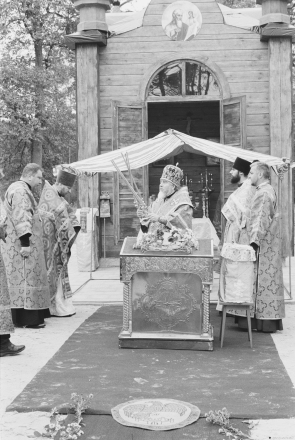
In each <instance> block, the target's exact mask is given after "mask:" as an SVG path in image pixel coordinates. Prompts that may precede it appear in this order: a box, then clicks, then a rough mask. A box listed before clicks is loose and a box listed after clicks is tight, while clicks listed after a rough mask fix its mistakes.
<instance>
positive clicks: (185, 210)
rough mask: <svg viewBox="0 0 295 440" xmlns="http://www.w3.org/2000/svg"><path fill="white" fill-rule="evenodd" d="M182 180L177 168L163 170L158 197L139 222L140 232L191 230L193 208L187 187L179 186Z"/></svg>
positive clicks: (179, 170) (170, 166)
mask: <svg viewBox="0 0 295 440" xmlns="http://www.w3.org/2000/svg"><path fill="white" fill-rule="evenodd" d="M182 178H183V172H182V170H181V169H180V168H178V167H177V166H174V165H167V166H166V167H165V168H164V170H163V174H162V177H161V179H160V191H159V194H158V197H157V199H156V200H155V201H154V202H153V203H152V204H151V206H150V207H149V212H148V215H147V216H145V217H142V218H141V220H140V223H141V230H142V232H144V233H146V232H149V233H153V232H155V231H157V230H159V229H161V228H163V227H166V228H168V229H171V228H172V227H175V228H178V229H192V216H193V206H192V202H191V200H190V197H189V193H188V189H187V187H186V186H183V187H181V186H180V185H181V180H182Z"/></svg>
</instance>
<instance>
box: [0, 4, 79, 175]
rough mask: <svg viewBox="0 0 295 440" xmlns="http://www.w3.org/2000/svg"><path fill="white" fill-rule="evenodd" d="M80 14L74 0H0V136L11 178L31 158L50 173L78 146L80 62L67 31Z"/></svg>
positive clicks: (72, 26) (5, 166)
mask: <svg viewBox="0 0 295 440" xmlns="http://www.w3.org/2000/svg"><path fill="white" fill-rule="evenodd" d="M77 19H78V17H77V12H76V10H75V9H74V7H73V5H72V2H71V1H70V0H0V20H1V23H0V42H1V45H2V47H3V55H2V60H1V68H0V142H1V146H2V149H3V154H2V168H4V173H5V175H6V178H8V179H9V180H10V179H11V178H14V175H15V174H16V173H19V171H20V169H21V168H22V167H23V166H24V165H25V164H26V163H28V162H31V161H32V162H36V163H39V164H43V166H44V167H45V171H46V174H47V175H49V174H51V170H50V171H49V169H50V168H52V165H55V164H56V163H58V162H68V160H69V148H71V149H73V150H74V149H75V146H76V128H75V82H74V79H75V66H74V64H75V63H74V55H73V53H72V52H71V51H70V50H69V49H68V48H67V47H66V46H65V45H64V43H63V37H64V35H65V34H68V33H71V32H74V31H75V28H76V22H77ZM65 146H66V148H65Z"/></svg>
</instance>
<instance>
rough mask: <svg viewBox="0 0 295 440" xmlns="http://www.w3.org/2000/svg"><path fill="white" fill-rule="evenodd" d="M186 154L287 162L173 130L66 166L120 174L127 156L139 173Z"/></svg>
mask: <svg viewBox="0 0 295 440" xmlns="http://www.w3.org/2000/svg"><path fill="white" fill-rule="evenodd" d="M183 151H186V152H189V153H195V154H204V155H209V156H214V157H218V158H220V159H225V160H228V161H230V162H234V161H235V159H236V158H237V157H241V158H242V159H245V160H247V161H249V162H252V161H253V160H259V161H261V162H265V163H267V164H268V165H269V166H276V165H282V164H283V160H282V159H281V158H279V157H275V156H270V155H268V154H262V153H258V152H256V151H252V150H245V149H243V148H238V147H232V146H229V145H223V144H219V143H216V142H212V141H208V140H206V139H200V138H196V137H193V136H189V135H187V134H184V133H181V132H179V131H177V130H171V129H169V130H167V131H165V132H163V133H160V134H159V135H157V136H155V137H154V138H152V139H148V140H146V141H142V142H139V143H137V144H132V145H130V146H128V147H124V148H121V149H119V150H114V151H110V152H108V153H104V154H100V155H99V156H94V157H90V158H89V159H84V160H80V161H78V162H74V163H72V164H70V165H64V168H71V169H73V170H75V171H76V173H77V174H78V175H79V174H88V175H91V174H95V173H106V172H113V171H116V168H115V167H114V165H113V164H112V161H114V162H115V163H116V165H117V167H118V168H119V169H120V170H121V171H127V166H126V163H125V161H124V159H123V157H122V154H124V153H128V159H129V164H130V168H131V169H136V168H141V167H143V166H145V165H148V164H150V163H153V162H156V161H158V160H160V159H163V158H168V157H171V156H175V155H177V154H180V153H182V152H183Z"/></svg>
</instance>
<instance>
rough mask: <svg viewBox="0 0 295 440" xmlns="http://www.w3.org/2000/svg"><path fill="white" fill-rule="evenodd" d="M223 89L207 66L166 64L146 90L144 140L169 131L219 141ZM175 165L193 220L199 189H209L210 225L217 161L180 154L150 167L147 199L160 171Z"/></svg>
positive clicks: (216, 187) (217, 182) (217, 190)
mask: <svg viewBox="0 0 295 440" xmlns="http://www.w3.org/2000/svg"><path fill="white" fill-rule="evenodd" d="M221 98H222V89H221V86H220V84H219V82H218V79H217V76H216V75H215V74H214V72H213V71H212V70H211V69H210V68H208V67H207V66H206V65H204V64H203V63H201V62H199V61H195V60H191V59H180V60H175V61H172V62H169V63H167V64H166V65H164V66H162V67H161V68H160V69H158V70H157V71H156V72H155V73H154V75H153V76H152V77H151V79H150V81H149V83H148V86H147V90H146V102H147V119H148V138H151V137H154V136H156V135H157V134H159V133H161V132H163V131H165V130H167V129H169V128H173V129H175V130H178V131H181V132H183V133H187V134H189V135H191V136H194V137H199V138H203V139H209V140H213V141H216V142H219V141H220V100H221ZM167 163H173V164H176V163H178V164H179V166H180V168H181V169H182V170H183V172H184V182H183V183H184V184H185V185H187V186H188V188H189V192H190V196H191V199H192V202H193V204H194V206H195V210H194V216H195V217H202V216H203V210H202V204H201V203H200V201H201V194H202V188H203V184H204V183H205V181H206V178H207V180H208V185H209V186H210V190H211V193H210V199H209V217H210V219H211V220H212V221H213V218H214V213H215V208H216V203H217V199H218V196H219V193H220V161H219V160H216V159H215V158H208V157H206V156H204V155H201V154H192V153H187V152H183V153H181V154H179V155H177V156H174V157H171V158H167V159H165V160H162V161H160V162H155V163H153V164H151V165H150V166H149V194H150V196H151V195H156V194H157V192H158V186H159V179H160V176H161V174H162V169H163V167H164V166H165V165H166V164H167Z"/></svg>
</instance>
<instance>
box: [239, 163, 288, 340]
mask: <svg viewBox="0 0 295 440" xmlns="http://www.w3.org/2000/svg"><path fill="white" fill-rule="evenodd" d="M250 178H251V184H252V186H253V187H254V188H255V195H254V197H253V200H252V203H251V206H250V217H249V220H248V222H247V231H248V235H249V242H250V246H252V247H253V249H254V250H255V251H256V253H257V277H256V286H255V290H254V295H253V301H254V305H255V307H254V319H252V328H254V329H257V330H258V331H263V332H275V331H276V330H282V329H283V324H282V318H284V317H285V303H284V285H283V270H282V250H281V246H282V243H281V238H280V226H279V213H278V212H277V196H276V193H275V190H274V189H273V187H272V186H271V185H270V183H269V182H270V168H269V166H268V165H267V164H265V163H260V162H255V163H253V164H252V165H251V170H250ZM238 324H239V326H240V327H242V328H244V326H245V318H242V317H239V318H238Z"/></svg>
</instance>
